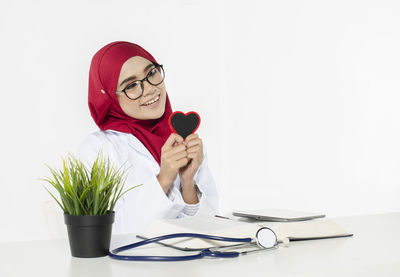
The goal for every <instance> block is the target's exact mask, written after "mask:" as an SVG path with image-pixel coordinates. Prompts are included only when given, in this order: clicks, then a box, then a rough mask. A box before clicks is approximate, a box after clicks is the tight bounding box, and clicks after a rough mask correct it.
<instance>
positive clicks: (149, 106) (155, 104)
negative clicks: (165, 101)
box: [143, 95, 161, 109]
mask: <svg viewBox="0 0 400 277" xmlns="http://www.w3.org/2000/svg"><path fill="white" fill-rule="evenodd" d="M160 101H161V95H159V96H158V100H157V101H156V102H154V103H152V104H150V105H143V106H144V107H145V108H149V109H154V108H157V107H158V106H159V105H160Z"/></svg>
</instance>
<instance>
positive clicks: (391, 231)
mask: <svg viewBox="0 0 400 277" xmlns="http://www.w3.org/2000/svg"><path fill="white" fill-rule="evenodd" d="M333 219H334V220H335V221H336V222H337V223H339V224H340V225H341V226H342V227H344V228H345V229H346V230H347V231H348V232H351V233H354V237H350V238H336V239H326V240H314V241H298V242H291V243H290V244H289V245H287V246H285V247H280V248H279V249H277V250H270V251H264V252H259V253H255V254H251V255H247V256H240V257H238V258H234V259H202V260H196V261H186V262H169V263H166V262H126V261H117V260H112V259H110V258H108V257H103V258H93V259H80V258H73V257H71V256H70V251H69V245H68V241H67V240H47V241H32V242H13V243H3V244H0V261H1V262H0V276H4V277H5V276H7V277H9V276H43V277H47V276H70V277H80V276H96V277H100V276H129V277H132V276H185V277H188V276H190V277H192V276H207V277H208V276H222V275H224V276H324V277H325V276H362V277H366V276H400V251H399V250H400V236H399V235H400V213H390V214H378V215H364V216H353V217H341V218H333ZM133 238H134V237H133V236H132V237H128V236H126V237H119V238H113V244H119V243H120V242H121V239H122V240H127V241H126V242H132V241H133V240H134V239H133ZM118 240H119V241H118ZM116 241H118V242H117V243H116ZM157 247H158V246H157ZM156 253H157V254H160V253H159V252H156Z"/></svg>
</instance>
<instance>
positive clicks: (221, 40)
mask: <svg viewBox="0 0 400 277" xmlns="http://www.w3.org/2000/svg"><path fill="white" fill-rule="evenodd" d="M147 2H148V3H147ZM399 14H400V3H399V2H398V1H388V0H386V1H382V0H379V1H378V0H375V1H364V0H350V1H349V0H347V1H320V0H314V1H312V0H309V1H305V0H304V1H297V0H286V1H254V0H252V1H228V0H226V1H212V0H208V1H200V0H187V1H184V0H174V1H162V0H153V1H123V0H120V1H105V0H101V1H100V0H92V1H71V0H70V1H54V0H48V1H44V0H41V1H30V0H21V1H2V2H1V3H0V35H1V36H0V39H1V44H0V50H1V51H0V78H1V92H0V93H1V109H0V120H1V144H0V153H1V155H0V163H1V164H0V165H1V167H0V168H1V169H0V189H1V190H0V209H1V214H2V218H1V220H0V221H1V223H0V224H1V228H0V242H6V241H15V240H32V239H47V238H49V237H51V235H50V234H49V232H48V229H47V228H46V217H45V215H44V212H43V207H44V205H43V203H45V202H46V201H52V200H51V198H50V196H49V195H48V194H47V192H46V191H45V190H44V188H43V185H45V184H46V183H44V182H43V181H40V180H38V179H39V178H41V177H44V176H48V175H49V171H48V169H47V168H46V167H45V163H47V164H49V165H52V166H57V165H58V164H59V163H60V160H61V157H62V156H64V155H65V154H66V153H67V152H68V151H72V152H76V150H77V147H78V145H79V143H80V141H81V140H82V139H83V138H84V137H85V136H86V135H87V134H89V133H91V132H93V131H96V130H97V126H96V125H95V124H94V122H93V121H92V118H91V117H90V114H89V110H88V107H87V87H88V83H87V80H88V71H89V65H90V60H91V57H92V55H93V54H94V53H95V52H96V51H97V50H98V49H100V48H101V47H102V46H104V45H105V44H107V43H109V42H112V41H116V40H127V41H131V42H135V43H138V44H140V45H142V46H143V47H144V48H145V49H147V50H148V51H149V52H150V53H152V54H153V55H154V57H155V58H156V59H157V60H158V61H159V62H161V63H162V64H164V65H165V69H166V80H165V82H166V86H167V91H168V93H169V95H170V99H171V102H172V105H173V109H174V110H182V111H189V110H195V111H197V112H199V114H200V115H201V117H202V125H201V127H200V129H199V131H198V133H199V135H200V136H201V137H202V138H203V140H204V143H205V145H206V147H207V151H208V153H209V156H210V161H209V162H210V167H211V169H212V172H213V174H214V176H215V179H216V182H217V185H218V190H219V193H220V198H221V202H220V205H221V213H226V212H229V211H231V210H233V209H257V208H268V207H273V208H288V209H297V210H309V211H319V212H324V213H326V214H327V215H328V216H341V215H355V214H368V213H381V212H392V211H400V201H399V196H400V186H399V185H400V109H399V108H398V107H399V103H400V94H399V91H400V77H399V76H400V66H399V64H400V51H399V49H400V32H399V26H400V17H399V16H398V15H399Z"/></svg>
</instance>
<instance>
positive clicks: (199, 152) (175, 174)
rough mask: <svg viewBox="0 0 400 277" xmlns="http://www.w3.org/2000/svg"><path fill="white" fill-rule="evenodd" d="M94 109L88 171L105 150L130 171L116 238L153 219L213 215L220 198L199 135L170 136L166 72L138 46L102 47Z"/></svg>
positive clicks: (84, 152)
mask: <svg viewBox="0 0 400 277" xmlns="http://www.w3.org/2000/svg"><path fill="white" fill-rule="evenodd" d="M89 109H90V112H91V115H92V117H93V119H94V121H95V123H96V124H97V125H98V126H99V128H100V130H99V131H97V132H95V133H92V134H90V135H89V136H88V137H86V138H85V139H84V141H83V142H82V143H81V145H80V147H79V150H78V157H79V158H81V159H82V160H84V161H85V162H86V163H87V165H88V166H91V165H92V164H93V162H94V160H95V159H96V157H97V155H98V153H99V151H100V150H102V151H103V153H104V154H105V156H108V157H109V158H110V160H111V161H112V162H114V163H115V165H116V166H120V165H124V166H125V167H124V168H128V170H129V171H128V172H129V173H128V177H127V181H126V183H125V188H129V187H131V186H135V185H139V184H143V185H142V186H139V187H137V188H135V189H133V190H131V191H129V192H128V193H126V194H125V195H124V196H123V197H122V198H121V199H120V200H119V201H118V203H117V205H116V207H115V212H116V214H115V223H114V227H113V228H114V229H113V233H114V234H118V233H140V232H142V231H143V230H144V229H145V228H146V227H147V226H148V225H149V224H150V223H151V222H152V221H153V220H155V219H160V218H180V217H184V216H192V215H195V214H208V215H213V214H215V213H216V212H217V209H218V196H217V191H216V186H215V183H214V180H213V177H212V175H211V173H210V171H209V169H208V166H207V155H206V153H205V151H204V152H203V144H202V140H201V139H200V138H199V136H198V135H197V134H191V135H189V136H188V137H187V138H186V139H185V140H184V139H183V138H182V137H181V136H179V135H178V134H175V133H172V131H171V130H170V128H169V125H168V118H169V116H170V115H171V114H172V109H171V104H170V102H169V98H168V94H167V92H166V88H165V83H164V69H163V66H162V65H159V64H158V63H157V61H156V60H155V59H154V58H153V56H152V55H151V54H150V53H148V52H147V51H146V50H144V49H143V48H142V47H140V46H139V45H136V44H133V43H129V42H125V41H117V42H113V43H110V44H108V45H106V46H104V47H103V48H101V49H100V50H99V51H98V52H97V53H96V54H95V55H94V56H93V58H92V62H91V66H90V72H89Z"/></svg>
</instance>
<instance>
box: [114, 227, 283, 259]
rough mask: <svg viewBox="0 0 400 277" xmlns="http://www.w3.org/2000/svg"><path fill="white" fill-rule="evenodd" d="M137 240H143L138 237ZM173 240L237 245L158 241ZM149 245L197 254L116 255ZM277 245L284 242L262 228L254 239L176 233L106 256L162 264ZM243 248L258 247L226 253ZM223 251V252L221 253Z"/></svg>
mask: <svg viewBox="0 0 400 277" xmlns="http://www.w3.org/2000/svg"><path fill="white" fill-rule="evenodd" d="M138 237H139V238H143V237H140V236H138ZM174 238H200V239H207V240H218V241H225V242H237V243H238V244H234V245H228V246H218V247H209V248H181V247H177V246H172V245H168V244H164V243H162V242H160V241H163V240H168V239H174ZM150 243H158V244H161V245H164V246H167V247H172V248H174V249H178V250H182V251H198V253H197V254H194V255H184V256H128V255H117V253H119V252H122V251H125V250H128V249H132V248H137V247H139V246H143V245H146V244H150ZM278 243H286V241H278V239H277V237H276V234H275V232H274V231H272V230H271V229H270V228H267V227H263V228H260V229H259V230H258V231H257V233H256V236H255V238H229V237H219V236H211V235H204V234H196V233H176V234H169V235H164V236H159V237H154V238H150V239H144V240H142V241H139V242H136V243H132V244H129V245H125V246H122V247H119V248H116V249H114V250H112V251H111V252H110V253H109V254H108V255H109V257H111V258H113V259H117V260H125V261H164V262H172V261H189V260H196V259H201V258H203V257H212V258H235V257H238V256H239V255H245V254H249V253H252V252H257V251H263V250H269V249H274V248H277V246H278ZM243 246H258V248H257V249H255V250H248V251H242V252H238V251H226V250H228V249H232V248H233V249H235V248H238V247H239V248H240V247H243ZM221 250H225V251H221Z"/></svg>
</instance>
